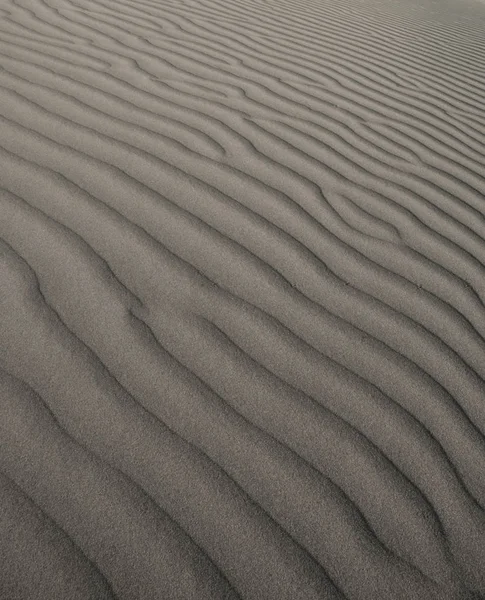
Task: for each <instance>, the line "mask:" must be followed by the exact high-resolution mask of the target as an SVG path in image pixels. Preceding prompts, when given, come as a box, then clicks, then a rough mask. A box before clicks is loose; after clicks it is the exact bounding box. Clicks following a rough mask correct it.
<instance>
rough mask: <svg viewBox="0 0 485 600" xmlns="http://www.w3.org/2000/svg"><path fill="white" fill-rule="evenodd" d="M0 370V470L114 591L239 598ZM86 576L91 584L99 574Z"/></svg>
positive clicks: (138, 495)
mask: <svg viewBox="0 0 485 600" xmlns="http://www.w3.org/2000/svg"><path fill="white" fill-rule="evenodd" d="M2 252H3V249H2ZM4 260H5V255H3V256H2V262H4ZM10 283H11V282H8V283H7V285H8V284H10ZM10 291H13V290H11V289H10ZM2 316H3V315H2ZM2 333H3V331H2ZM2 338H3V339H2V342H4V341H5V337H4V335H2ZM39 341H40V342H41V343H42V340H39ZM52 351H53V352H55V348H52ZM2 358H3V357H2ZM5 362H8V361H4V360H3V359H2V363H5ZM32 366H33V365H32ZM0 373H1V377H0V393H1V403H0V410H1V415H2V418H1V419H0V423H1V428H2V448H4V451H3V452H2V454H1V457H0V463H1V468H2V470H3V471H4V472H5V473H6V474H8V476H9V477H10V478H11V479H12V480H13V481H15V483H16V484H17V485H18V486H20V487H21V488H22V489H23V490H24V492H25V493H27V494H29V496H30V497H31V498H32V499H33V501H34V502H35V503H36V504H37V505H38V506H39V507H40V508H41V509H42V510H44V511H45V512H46V513H47V514H48V515H49V516H50V517H51V518H52V519H53V520H54V521H55V522H56V523H57V524H58V525H59V526H60V527H62V529H63V530H64V531H65V532H66V533H67V534H68V535H69V536H70V537H71V538H72V539H73V541H74V542H75V543H76V544H77V545H78V546H79V547H80V548H81V549H82V551H83V552H84V553H85V554H86V556H88V557H89V558H90V560H91V561H93V563H94V564H96V566H97V567H98V568H99V569H100V570H101V572H102V573H103V574H104V575H105V576H106V578H107V579H108V581H109V582H110V585H111V588H112V590H113V592H114V594H115V597H116V598H120V599H124V598H127V599H133V600H134V599H135V598H139V597H140V596H143V597H145V598H160V596H161V595H162V596H163V597H165V596H167V595H168V596H170V597H174V598H180V599H184V600H185V598H194V600H195V599H196V598H197V599H198V598H208V599H209V598H211V599H212V598H214V599H219V598H220V599H221V600H222V599H223V598H224V599H225V598H234V599H236V598H238V596H237V595H236V594H235V593H234V592H232V591H231V588H230V586H229V585H228V583H227V582H226V581H225V580H224V578H223V577H221V576H220V574H219V573H218V572H217V570H216V569H215V568H214V566H213V565H211V564H210V562H209V561H208V560H207V558H206V557H205V556H204V555H203V554H202V552H201V551H200V549H199V548H197V546H196V545H195V544H194V543H193V542H192V540H190V538H189V537H188V536H187V535H186V534H185V533H184V532H183V531H182V530H181V529H180V528H179V527H178V526H177V525H176V524H175V523H173V522H172V521H171V520H170V519H169V518H168V517H167V516H166V515H165V514H164V513H163V512H162V511H161V510H160V509H159V507H158V506H156V505H155V504H154V502H153V501H152V500H151V499H150V498H149V497H148V496H147V495H146V494H145V493H143V492H142V490H140V489H139V488H138V487H137V486H136V485H134V484H133V483H132V482H131V481H130V480H129V479H128V478H126V477H125V476H123V475H122V474H121V473H120V472H119V471H118V470H117V469H113V468H111V467H109V466H108V465H107V464H106V463H104V462H102V461H101V460H99V458H98V457H96V455H94V454H93V453H92V452H91V451H89V450H88V449H87V448H85V447H84V446H83V445H81V444H79V443H78V442H77V441H75V440H74V439H73V438H72V437H71V436H70V435H68V434H67V432H66V431H65V430H63V428H62V427H61V426H60V423H59V421H58V420H57V419H56V418H55V417H54V414H53V412H52V411H51V410H50V409H49V408H48V407H47V405H46V404H45V403H44V401H43V400H42V399H41V398H40V397H39V396H38V395H36V394H35V393H34V392H33V390H32V389H30V388H28V387H27V386H26V385H25V384H24V383H22V382H21V381H19V380H18V379H16V378H14V377H12V376H11V375H9V374H7V373H6V372H5V371H4V370H3V369H2V370H1V371H0ZM53 387H55V386H53ZM59 498H62V502H59ZM61 548H62V547H61ZM61 548H60V549H61ZM54 549H55V548H53V549H52V550H51V552H52V551H53V550H54ZM60 549H59V550H60ZM115 549H116V550H115ZM64 560H65V559H64ZM60 566H61V565H59V567H60ZM85 570H86V565H82V564H81V565H80V566H79V567H78V568H77V570H74V569H73V572H72V573H69V580H70V581H69V583H70V586H71V588H69V589H68V590H67V591H66V595H65V597H69V598H70V597H71V594H74V593H75V590H76V588H75V587H74V586H75V584H76V578H77V579H78V580H79V578H80V577H82V575H83V572H85ZM90 578H91V581H92V584H91V585H95V584H96V576H95V575H92V574H90ZM62 583H63V582H62V579H59V584H62ZM87 591H89V588H87V590H84V593H86V592H87ZM101 591H102V588H101ZM21 597H22V598H25V597H26V596H21ZM32 597H36V596H32ZM54 597H55V598H57V597H59V598H60V597H61V596H54ZM72 597H75V596H72ZM83 597H84V598H86V597H88V596H83ZM93 597H94V598H96V599H97V598H100V595H99V593H98V595H96V596H93ZM107 597H108V598H110V597H112V596H110V595H108V596H107Z"/></svg>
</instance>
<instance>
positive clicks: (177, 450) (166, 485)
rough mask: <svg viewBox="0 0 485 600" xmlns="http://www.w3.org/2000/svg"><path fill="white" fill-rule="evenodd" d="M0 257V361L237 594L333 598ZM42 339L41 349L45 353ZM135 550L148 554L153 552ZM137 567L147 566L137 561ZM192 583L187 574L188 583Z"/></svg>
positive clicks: (249, 505)
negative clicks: (1, 294) (0, 300)
mask: <svg viewBox="0 0 485 600" xmlns="http://www.w3.org/2000/svg"><path fill="white" fill-rule="evenodd" d="M2 258H3V265H2V279H3V281H4V282H5V284H6V286H5V287H6V289H7V290H8V295H7V296H6V301H5V302H4V304H3V306H2V309H3V316H6V315H8V314H9V312H10V314H11V311H12V310H13V307H14V306H15V307H16V309H17V314H16V319H15V321H14V320H12V319H9V320H8V321H7V320H6V319H5V318H2V320H3V321H6V322H7V323H8V327H6V328H5V329H4V331H2V334H3V335H2V346H3V348H5V349H6V354H5V355H4V357H3V361H2V362H3V363H4V365H5V367H6V368H7V369H8V370H10V371H12V372H13V374H14V375H15V376H16V377H19V378H22V380H24V381H26V382H27V383H28V384H29V385H30V386H31V387H32V388H33V389H34V390H35V391H36V392H37V393H38V394H40V395H41V396H42V397H43V398H44V400H45V402H46V404H47V405H48V406H49V408H50V410H51V411H52V413H53V414H54V415H55V416H56V419H57V420H58V421H59V423H61V424H62V425H63V426H64V427H65V429H66V430H67V431H68V432H69V433H70V434H71V435H72V436H73V437H74V438H75V439H76V440H79V441H80V442H82V443H83V445H85V446H86V447H87V448H89V449H91V450H92V451H94V452H96V454H98V455H99V456H100V457H101V458H103V459H105V460H106V461H107V462H108V463H109V464H110V465H112V466H113V467H114V468H115V469H120V470H121V471H122V472H123V473H126V474H127V475H128V477H129V478H130V479H132V480H133V481H136V482H137V483H138V484H139V485H140V486H141V487H142V488H143V490H145V491H146V493H147V494H149V495H150V497H151V498H153V499H154V500H155V501H156V502H157V504H158V505H159V506H160V507H161V508H162V509H164V510H166V511H167V513H168V514H169V515H170V516H171V517H172V518H174V519H175V520H176V521H177V522H178V523H180V525H181V526H182V527H183V528H184V530H185V531H187V532H188V533H189V534H190V536H191V537H192V539H194V540H195V541H196V542H197V543H198V544H199V545H200V546H201V547H202V548H203V549H204V550H205V551H206V552H207V553H208V555H209V556H210V557H211V558H212V560H214V562H215V563H216V564H217V565H218V566H219V568H221V569H222V572H223V573H224V574H225V575H226V576H227V578H228V579H229V581H230V582H231V583H232V584H233V585H234V586H235V588H236V589H237V590H238V591H239V592H240V593H241V595H242V596H243V597H244V598H260V597H261V594H264V597H265V598H268V599H271V598H275V599H276V598H278V599H279V598H288V599H290V598H291V599H293V598H301V599H302V600H303V599H305V600H306V599H308V598H318V599H323V598H337V597H339V596H340V595H339V593H338V592H337V591H336V589H335V587H334V586H333V585H332V584H331V582H330V581H329V579H328V578H327V577H326V575H325V573H324V571H323V570H322V568H321V567H320V565H318V564H317V563H316V562H315V561H314V560H313V559H311V557H310V556H309V554H308V553H307V552H306V551H305V550H304V549H303V548H301V546H299V545H298V544H297V543H296V542H295V540H294V539H293V538H292V537H290V536H289V535H288V534H287V533H286V532H284V531H283V530H282V529H281V528H280V527H279V526H278V525H277V524H276V523H275V522H274V521H273V519H271V517H270V516H269V515H268V514H267V513H266V512H265V511H264V510H263V509H262V508H260V507H259V506H258V505H257V504H256V503H255V502H254V501H253V500H251V499H250V497H249V496H247V495H246V494H245V493H244V492H243V491H242V490H241V488H240V487H239V486H237V485H236V483H235V482H234V481H233V480H232V479H231V478H230V477H229V476H228V475H227V474H226V473H225V472H224V471H222V470H221V469H220V468H219V467H217V466H216V465H215V464H214V463H213V462H211V461H210V460H209V459H208V458H207V456H206V455H205V454H204V453H202V452H201V451H200V450H198V449H197V448H196V447H195V446H193V445H191V444H190V443H187V442H186V441H184V440H183V439H182V438H181V437H179V436H177V435H176V434H175V433H174V432H172V431H171V430H170V429H169V428H167V427H166V425H164V424H163V423H162V422H161V421H159V420H158V419H156V418H155V417H154V416H153V415H152V414H151V413H149V412H147V411H146V410H145V409H144V408H143V407H142V406H141V405H140V404H139V403H138V402H136V401H135V400H134V399H133V397H132V396H131V395H129V394H128V393H127V392H126V390H125V389H124V388H123V387H122V386H121V385H120V384H119V382H117V381H116V379H114V378H113V377H112V375H111V374H110V373H109V372H108V371H107V370H106V368H105V367H104V366H103V365H102V363H101V362H100V361H99V360H98V359H97V357H96V356H95V355H94V354H93V353H92V352H91V351H90V350H89V349H88V348H87V346H85V344H83V343H82V342H81V341H80V340H79V338H77V337H76V336H75V335H73V334H72V332H70V330H69V329H67V328H66V326H65V325H64V324H63V323H62V321H61V320H60V319H59V317H58V316H57V314H56V313H55V312H54V311H53V310H52V308H51V307H49V306H48V305H47V304H46V303H45V301H44V298H43V296H42V295H41V293H40V290H39V288H38V284H37V280H36V278H35V276H34V274H33V271H32V270H31V269H30V267H28V265H27V264H26V263H25V262H24V261H23V260H22V259H21V258H20V257H19V256H18V255H15V254H14V253H13V251H11V250H8V249H6V248H4V253H3V257H2ZM22 329H23V330H24V331H25V330H28V331H29V333H30V336H29V338H27V339H26V337H25V336H22V335H21V331H22ZM45 347H49V349H50V352H49V354H47V355H46V354H45V353H44V348H45ZM66 350H67V351H66ZM18 353H21V354H23V355H24V356H25V357H26V361H25V362H24V363H23V364H19V363H18V362H17V361H15V356H16V355H18ZM37 468H39V467H37ZM66 468H67V467H66ZM62 480H64V477H62ZM48 488H49V491H51V493H52V490H51V487H50V486H48ZM93 500H94V498H93ZM136 514H137V515H139V516H141V515H143V514H144V511H142V510H137V511H136ZM135 532H137V534H138V535H140V537H141V538H142V539H143V537H144V535H146V534H144V532H142V531H141V529H140V528H135ZM119 543H120V542H118V544H119ZM118 544H117V545H118ZM125 547H126V551H127V553H128V554H131V553H132V552H135V553H136V550H135V548H134V547H130V546H129V545H126V544H125ZM139 556H140V558H142V557H144V558H145V559H146V560H149V561H154V560H156V554H155V552H148V553H147V554H145V553H143V554H140V555H139ZM176 558H177V557H175V563H177V560H176ZM199 565H200V569H201V571H202V572H204V571H205V570H207V563H206V565H205V566H204V564H203V563H199ZM139 568H140V567H139ZM141 568H142V572H143V565H141ZM145 569H146V570H147V572H150V571H151V570H152V569H151V568H147V567H146V565H145ZM177 572H178V573H180V574H181V575H182V576H183V575H184V573H183V571H182V572H180V571H179V570H177ZM157 575H158V576H159V577H162V578H163V574H160V573H157ZM207 577H208V578H209V582H208V583H209V584H210V580H211V579H212V578H213V577H214V575H213V573H211V571H210V570H209V571H208V572H207ZM136 579H140V574H139V575H138V577H136ZM141 579H142V580H143V577H142V578H141ZM197 581H198V577H197V576H195V577H194V579H193V580H192V583H194V582H197ZM147 583H148V582H147ZM189 583H190V582H189ZM132 585H133V583H132ZM157 587H158V586H157ZM209 588H210V585H209ZM152 594H153V595H154V597H157V596H156V594H155V592H152ZM182 597H184V596H183V594H182Z"/></svg>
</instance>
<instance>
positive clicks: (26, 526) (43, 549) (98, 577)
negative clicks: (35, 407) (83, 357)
mask: <svg viewBox="0 0 485 600" xmlns="http://www.w3.org/2000/svg"><path fill="white" fill-rule="evenodd" d="M15 383H18V382H15ZM15 383H14V382H13V381H12V379H11V378H9V377H7V375H6V374H5V373H4V372H2V374H1V375H0V396H1V399H0V403H1V404H2V411H1V412H2V417H3V416H5V412H4V409H5V405H6V404H7V405H8V404H9V403H11V402H12V400H13V401H15V399H16V398H17V394H18V388H19V386H18V385H15ZM6 396H8V397H9V398H11V400H8V401H6V400H5V398H6ZM28 400H31V398H28ZM2 437H3V439H2V454H3V453H5V452H11V448H10V446H7V443H8V442H7V440H6V439H5V437H4V436H3V435H2ZM2 463H3V461H2ZM0 531H1V537H0V556H1V560H2V577H1V581H0V597H2V598H8V599H9V600H25V598H29V599H32V600H35V599H37V598H38V599H40V598H66V597H69V598H72V599H73V600H115V598H116V596H115V595H114V593H113V590H112V588H111V587H110V585H109V584H108V582H107V581H106V579H105V578H104V577H103V575H102V574H101V573H100V572H99V570H98V569H97V567H96V565H95V564H94V563H93V562H92V561H90V560H89V559H88V558H87V557H86V555H85V554H84V553H83V551H82V550H81V549H80V548H79V546H77V545H76V544H74V543H73V541H72V539H70V538H69V536H68V535H66V533H65V532H64V531H63V530H62V529H61V528H60V527H59V526H58V525H57V524H56V523H54V522H53V521H52V519H50V518H49V517H48V516H47V515H46V514H45V513H43V512H42V511H41V510H40V509H39V507H38V506H36V504H35V503H34V502H33V501H32V499H31V498H29V497H28V496H27V495H26V494H25V493H24V492H22V490H21V489H20V488H19V487H18V486H17V485H16V484H14V483H13V481H12V480H10V479H8V478H7V477H6V476H5V475H4V474H3V473H1V474H0Z"/></svg>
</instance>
